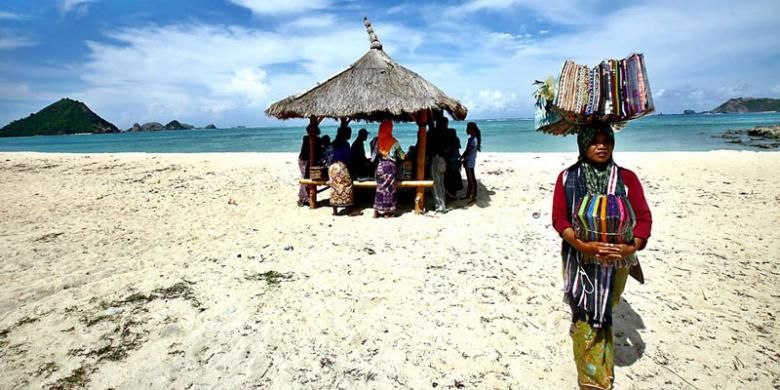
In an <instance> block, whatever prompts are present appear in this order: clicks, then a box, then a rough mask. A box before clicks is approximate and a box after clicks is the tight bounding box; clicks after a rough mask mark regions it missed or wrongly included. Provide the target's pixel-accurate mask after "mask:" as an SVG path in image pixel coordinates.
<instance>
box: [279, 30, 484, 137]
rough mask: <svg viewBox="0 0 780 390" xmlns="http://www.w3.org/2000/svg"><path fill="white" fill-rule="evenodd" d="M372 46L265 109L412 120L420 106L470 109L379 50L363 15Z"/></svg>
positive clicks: (458, 112)
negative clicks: (324, 77)
mask: <svg viewBox="0 0 780 390" xmlns="http://www.w3.org/2000/svg"><path fill="white" fill-rule="evenodd" d="M364 24H365V26H366V29H367V31H368V35H369V38H370V40H371V49H370V50H369V51H368V53H366V54H365V55H363V57H361V58H360V59H359V60H357V62H355V63H354V64H352V65H350V66H349V68H347V69H345V70H344V71H342V72H341V73H338V74H337V75H335V76H333V77H331V78H329V79H328V80H326V81H324V82H322V83H319V84H317V85H316V86H315V87H314V88H312V89H310V90H308V91H306V92H303V93H301V94H299V95H293V96H290V97H287V98H285V99H282V100H280V101H278V102H276V103H274V104H272V105H271V106H270V107H268V108H267V109H266V110H265V113H266V115H268V116H273V117H276V118H279V119H290V118H309V117H312V116H314V117H325V118H334V119H339V118H351V119H356V120H366V121H372V122H373V121H382V120H385V119H392V120H395V121H412V120H413V117H412V116H411V114H416V113H417V112H419V111H420V110H427V109H431V110H444V111H447V112H448V113H449V114H450V115H451V116H452V117H453V118H454V119H457V120H463V119H465V118H466V114H467V113H468V109H467V108H466V107H465V106H464V105H463V104H461V103H460V102H459V101H457V100H456V99H453V98H451V97H449V96H447V95H446V94H445V93H444V92H442V90H440V89H439V88H437V87H436V86H435V85H433V84H431V83H430V82H428V81H427V80H425V79H424V78H422V77H420V75H418V74H417V73H415V72H413V71H411V70H409V69H407V68H404V67H403V66H401V65H398V64H397V63H396V62H395V61H393V59H392V58H390V57H389V56H388V55H387V54H385V52H384V51H383V50H382V43H380V42H379V39H378V38H377V37H376V34H374V31H373V29H372V27H371V23H370V22H369V21H368V19H367V18H366V19H364Z"/></svg>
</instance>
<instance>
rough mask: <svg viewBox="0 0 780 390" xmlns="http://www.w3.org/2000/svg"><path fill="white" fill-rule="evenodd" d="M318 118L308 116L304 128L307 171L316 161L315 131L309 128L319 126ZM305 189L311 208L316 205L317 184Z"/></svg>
mask: <svg viewBox="0 0 780 390" xmlns="http://www.w3.org/2000/svg"><path fill="white" fill-rule="evenodd" d="M319 124H320V120H319V119H317V117H314V116H312V117H309V126H308V127H307V129H306V132H307V134H308V135H309V171H310V172H311V167H312V166H314V165H315V164H316V163H317V162H316V161H314V158H315V157H314V156H315V153H314V151H315V150H316V148H317V132H316V131H310V130H309V129H310V128H311V127H314V126H319ZM310 177H311V176H310ZM306 189H307V190H308V191H309V208H310V209H313V208H316V207H317V186H316V185H311V186H307V187H306Z"/></svg>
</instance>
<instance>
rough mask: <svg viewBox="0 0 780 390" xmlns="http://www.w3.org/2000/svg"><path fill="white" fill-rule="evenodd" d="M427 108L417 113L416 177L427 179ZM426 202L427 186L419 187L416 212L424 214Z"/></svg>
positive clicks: (415, 205) (415, 203) (416, 197)
mask: <svg viewBox="0 0 780 390" xmlns="http://www.w3.org/2000/svg"><path fill="white" fill-rule="evenodd" d="M427 113H428V112H427V110H421V111H420V113H419V114H418V115H417V118H416V119H417V126H418V128H417V174H416V175H415V176H416V177H415V179H417V180H425V149H426V143H427V142H426V141H427V140H426V134H425V129H426V124H427V123H428V117H427ZM424 203H425V187H417V194H416V195H415V197H414V212H415V213H416V214H422V212H423V205H424Z"/></svg>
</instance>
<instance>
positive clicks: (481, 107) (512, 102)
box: [463, 89, 520, 113]
mask: <svg viewBox="0 0 780 390" xmlns="http://www.w3.org/2000/svg"><path fill="white" fill-rule="evenodd" d="M463 102H464V104H466V106H467V107H468V108H469V109H470V110H471V111H472V112H476V113H479V112H492V113H496V112H501V111H517V109H518V105H519V104H520V101H519V100H518V99H517V95H516V94H515V93H514V92H506V91H501V90H494V89H483V90H480V91H478V92H477V93H476V94H474V93H472V92H468V93H467V94H466V95H465V96H464V98H463Z"/></svg>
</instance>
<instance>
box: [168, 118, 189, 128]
mask: <svg viewBox="0 0 780 390" xmlns="http://www.w3.org/2000/svg"><path fill="white" fill-rule="evenodd" d="M194 128H195V127H194V126H192V125H188V124H186V123H181V122H179V121H177V120H175V119H174V120H172V121H170V122H168V124H166V125H165V130H191V129H194Z"/></svg>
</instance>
